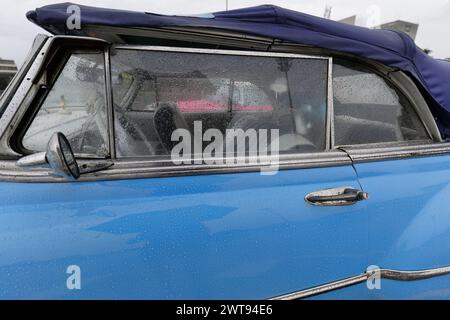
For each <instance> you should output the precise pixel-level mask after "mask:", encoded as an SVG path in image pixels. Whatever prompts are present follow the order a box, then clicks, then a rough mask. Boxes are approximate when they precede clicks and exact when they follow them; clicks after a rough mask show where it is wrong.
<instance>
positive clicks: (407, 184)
mask: <svg viewBox="0 0 450 320" xmlns="http://www.w3.org/2000/svg"><path fill="white" fill-rule="evenodd" d="M402 86H403V90H405V89H406V91H403V90H401V88H402ZM344 88H353V90H352V94H351V95H350V94H349V92H348V91H347V90H345V89H344ZM334 94H335V103H334V108H335V128H336V144H337V145H340V146H342V148H343V149H345V150H346V151H347V152H348V153H349V155H350V156H351V157H352V159H353V161H354V166H355V169H356V171H357V174H358V179H359V181H360V183H361V185H362V187H363V188H364V190H365V191H366V192H368V193H369V195H370V201H368V202H367V210H368V216H369V221H370V224H369V225H370V232H369V251H368V252H369V262H370V264H371V265H373V268H375V269H378V268H379V269H381V271H379V272H380V273H379V275H380V276H381V278H382V279H381V282H380V283H379V285H377V286H376V287H374V288H373V289H374V290H371V291H370V296H371V298H373V299H449V298H450V290H449V283H450V276H449V275H448V274H449V272H450V268H449V266H450V251H449V249H450V214H449V209H448V207H449V206H448V204H449V199H450V191H449V177H450V175H449V170H450V162H449V156H448V150H449V149H448V148H449V146H448V143H442V142H433V140H434V141H439V135H438V134H439V133H438V131H437V130H436V127H435V124H434V121H433V119H432V118H431V121H430V120H429V119H430V112H429V109H428V106H427V105H426V103H425V101H424V100H423V98H422V97H421V95H420V93H419V92H418V90H417V88H415V86H414V85H413V84H412V82H410V80H408V78H406V77H405V76H404V75H402V74H401V73H394V74H393V75H391V78H387V77H386V78H385V77H382V76H380V75H378V74H376V73H375V72H374V71H371V70H368V69H365V68H361V67H357V66H355V65H354V64H353V65H349V64H348V63H338V64H336V65H335V68H334ZM432 136H434V139H433V138H432ZM383 269H386V270H383Z"/></svg>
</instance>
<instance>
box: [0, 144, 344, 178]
mask: <svg viewBox="0 0 450 320" xmlns="http://www.w3.org/2000/svg"><path fill="white" fill-rule="evenodd" d="M246 159H247V160H248V158H246ZM238 160H239V159H238ZM270 160H271V157H268V159H267V162H265V163H263V164H258V163H256V162H255V164H252V163H248V162H247V163H244V164H227V163H226V160H225V161H224V164H215V165H207V164H202V165H194V164H193V165H175V164H173V162H172V161H171V160H170V159H153V160H151V159H128V160H117V161H115V162H114V165H113V166H111V167H109V168H108V169H105V170H103V171H99V172H95V173H91V174H86V175H82V176H81V178H80V179H79V180H78V181H98V180H119V179H141V178H162V177H172V176H187V175H200V174H225V173H243V172H259V171H261V169H262V168H267V165H268V164H269V163H270ZM276 160H277V159H276V157H275V159H274V161H276ZM92 161H95V162H96V163H97V164H98V162H99V161H98V160H90V161H89V160H84V161H83V160H79V165H80V168H83V164H87V163H91V162H92ZM237 163H239V162H237ZM351 163H352V162H351V160H350V158H349V157H348V155H347V154H346V153H344V152H341V151H333V152H322V153H315V154H294V155H282V156H280V158H279V169H280V170H290V169H304V168H321V167H331V166H343V165H351ZM2 180H3V181H16V182H65V181H63V180H61V179H60V178H58V177H53V176H51V172H50V171H49V170H48V169H33V170H31V169H28V170H25V169H24V168H20V167H18V166H17V161H12V160H9V161H0V181H2Z"/></svg>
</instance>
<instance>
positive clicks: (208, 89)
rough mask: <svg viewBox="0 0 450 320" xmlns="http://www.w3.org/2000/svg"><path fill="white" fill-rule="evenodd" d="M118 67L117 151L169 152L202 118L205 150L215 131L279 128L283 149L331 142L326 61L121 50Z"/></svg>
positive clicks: (121, 154) (114, 64)
mask: <svg viewBox="0 0 450 320" xmlns="http://www.w3.org/2000/svg"><path fill="white" fill-rule="evenodd" d="M112 73H113V94H114V105H115V108H114V110H115V117H114V118H115V122H116V123H115V133H116V135H115V139H116V150H117V154H118V156H119V157H149V156H150V157H152V156H153V157H158V156H168V155H170V153H171V150H172V149H173V147H174V145H175V144H176V143H177V142H174V141H172V140H171V136H172V134H173V132H174V131H175V130H176V129H186V130H188V131H189V132H190V133H191V134H192V137H194V133H195V128H196V123H197V124H198V123H200V124H201V132H200V135H197V136H196V137H194V138H193V139H200V140H201V141H200V142H198V143H200V144H201V146H202V147H203V149H202V150H204V149H205V148H206V147H207V146H208V144H209V143H210V142H211V141H205V140H204V139H202V138H203V135H204V134H205V132H207V131H208V130H209V129H213V130H218V132H220V133H221V134H223V136H224V137H226V135H227V132H229V131H230V130H241V131H244V132H249V131H248V130H250V131H251V130H254V131H256V132H258V130H261V129H266V131H267V132H269V133H270V132H271V129H278V131H279V151H280V153H304V152H318V151H323V150H324V149H325V148H326V122H327V121H326V118H327V81H328V77H327V74H328V60H327V59H314V58H311V59H308V58H284V57H257V56H237V55H236V56H235V55H221V54H206V53H183V52H158V51H138V50H125V49H120V50H116V54H115V55H114V56H113V57H112ZM268 140H270V137H268ZM269 142H270V141H269ZM245 148H246V149H245V152H246V153H248V152H250V149H252V148H251V146H250V142H248V143H247V144H246V146H245ZM219 149H220V150H218V152H220V153H222V154H223V153H225V145H223V146H222V147H221V148H219Z"/></svg>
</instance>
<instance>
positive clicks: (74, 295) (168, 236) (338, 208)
mask: <svg viewBox="0 0 450 320" xmlns="http://www.w3.org/2000/svg"><path fill="white" fill-rule="evenodd" d="M58 8H59V9H61V8H63V9H64V7H58ZM44 9H45V8H44ZM96 10H97V9H96ZM99 10H100V9H99ZM94 11H95V10H94ZM100 11H101V10H100ZM39 12H40V11H37V13H36V14H39ZM41 12H46V11H45V10H43V11H41ZM95 12H96V11H95ZM95 12H94V13H95ZM105 12H106V13H108V11H105ZM105 12H103V13H105ZM42 14H43V13H42ZM46 14H47V13H46ZM90 14H91V13H90ZM31 16H32V20H33V21H34V22H36V21H38V23H42V24H44V25H45V26H46V28H47V29H49V30H51V31H53V32H54V33H56V36H55V37H51V38H48V37H41V38H38V39H37V40H36V41H35V44H34V46H33V50H32V51H31V53H30V56H29V58H28V60H27V61H26V62H25V64H24V66H23V68H22V70H21V71H19V73H18V74H17V75H16V78H15V80H14V81H13V83H12V84H11V85H10V87H9V88H8V90H7V91H6V92H5V94H4V95H3V96H2V98H1V101H0V105H1V109H0V110H1V118H0V133H1V134H0V204H1V205H0V299H271V298H275V299H299V298H309V299H450V209H449V208H450V144H449V143H448V142H446V141H445V139H444V138H443V137H442V134H443V132H444V131H445V130H441V131H439V129H442V128H438V125H437V123H436V121H435V120H434V118H433V117H435V116H436V114H434V113H432V112H433V111H435V110H436V109H433V110H430V109H428V108H425V109H424V108H423V106H425V107H427V106H428V105H427V102H429V100H427V101H425V100H426V99H427V98H429V97H428V96H426V94H425V93H423V92H424V91H423V90H420V89H426V90H425V91H427V90H428V89H429V88H428V89H427V88H423V87H420V84H417V83H414V82H413V81H412V80H411V78H408V76H406V75H405V74H404V71H407V70H403V71H402V72H401V73H399V74H398V75H394V76H393V78H392V79H391V80H392V81H393V83H394V80H395V81H397V80H398V83H399V87H401V88H402V90H404V91H405V92H406V93H408V94H409V95H408V99H411V100H412V101H416V103H417V105H418V107H417V113H418V115H419V117H420V118H421V119H422V121H423V123H424V126H425V127H426V129H427V133H428V135H429V141H428V140H427V141H425V142H424V141H414V142H411V143H404V142H402V143H398V144H396V143H388V144H386V145H383V144H380V145H378V144H377V145H370V144H368V145H366V146H364V145H363V146H361V145H359V146H356V147H355V146H346V145H343V146H340V145H339V146H338V145H335V144H334V140H333V139H334V136H333V134H334V132H333V129H334V127H333V121H332V120H331V119H328V121H329V122H328V123H327V128H326V130H327V147H326V151H325V152H324V154H323V155H319V154H314V155H311V157H309V158H308V159H306V158H307V157H308V154H307V155H306V156H305V155H302V156H301V157H300V158H298V159H287V160H282V161H281V168H280V171H279V172H277V173H276V174H273V175H263V174H261V173H260V172H259V169H260V168H259V167H256V169H255V168H253V167H243V168H236V167H232V168H229V167H227V166H226V165H225V166H222V167H214V168H211V167H208V166H205V167H198V168H196V167H195V166H193V167H192V166H190V167H183V166H181V167H177V168H176V167H174V166H167V165H161V166H155V164H154V162H151V163H146V162H145V163H144V162H143V163H139V161H141V160H139V159H138V160H136V159H132V160H127V161H124V160H123V159H117V158H115V157H114V156H113V155H111V157H110V158H107V159H103V160H104V161H103V160H102V161H100V162H96V161H93V160H92V159H85V158H83V159H78V161H79V162H80V170H84V172H82V178H81V179H80V180H79V181H75V180H73V179H72V180H67V179H63V178H61V177H60V176H57V174H56V173H57V172H56V169H55V167H54V166H52V165H51V159H50V157H49V155H48V153H47V154H46V157H44V158H45V161H46V162H48V163H49V164H50V168H47V167H46V168H40V167H31V166H29V167H27V166H24V165H23V164H24V163H30V162H27V161H30V159H31V160H32V161H36V159H37V158H38V157H42V153H39V154H34V155H33V154H32V155H31V157H34V158H29V157H30V155H29V154H27V153H26V152H23V153H21V152H20V150H23V148H22V149H20V147H23V146H20V145H19V146H17V145H15V143H14V142H15V140H16V139H18V138H20V137H21V138H23V134H22V135H20V133H21V132H23V130H26V129H27V128H28V127H29V125H30V124H29V123H28V124H27V125H21V123H22V122H23V119H26V118H27V117H29V118H33V117H34V116H35V115H36V111H33V110H34V109H33V108H34V104H33V103H35V101H41V100H39V99H44V98H45V95H46V94H49V93H48V92H46V93H45V94H43V95H42V96H41V98H39V99H38V98H36V97H40V96H39V95H40V94H41V92H42V91H45V90H49V87H51V85H52V84H54V83H53V82H51V81H49V82H48V83H46V82H45V81H47V79H48V78H52V77H53V76H54V75H56V74H58V72H55V70H59V69H58V67H55V66H56V65H59V64H57V63H55V61H57V62H59V63H61V61H67V57H66V56H64V59H66V60H63V58H62V57H59V56H58V54H60V52H65V51H64V50H69V51H70V52H73V51H77V52H78V51H80V50H87V51H89V52H101V54H102V55H103V54H104V57H105V65H106V68H105V69H106V73H105V74H106V79H107V80H106V82H107V85H106V88H107V89H106V90H107V94H110V96H108V95H107V98H106V100H107V105H108V106H109V107H110V109H111V110H113V109H114V108H117V106H116V102H114V103H113V101H112V100H113V95H112V93H111V92H110V91H111V88H110V87H111V85H112V81H111V79H112V78H113V76H111V73H113V72H114V68H110V65H109V63H110V61H109V59H110V58H111V56H113V53H112V52H113V51H114V50H115V49H118V50H120V49H121V48H120V46H118V47H117V48H115V44H114V43H111V38H109V37H111V35H113V36H117V31H116V30H114V29H108V30H107V31H103V32H104V33H102V32H100V31H98V30H97V31H98V34H100V36H99V38H101V39H94V38H92V37H91V34H89V33H90V32H91V30H90V29H89V27H87V29H86V30H87V31H85V32H86V34H79V33H76V32H74V33H75V34H74V35H72V36H61V35H59V36H58V30H59V29H58V26H59V24H58V23H60V21H59V20H58V19H60V18H61V17H60V16H59V15H58V16H57V18H58V19H56V20H55V21H58V23H57V22H55V25H54V26H53V27H52V26H50V27H49V25H48V24H46V23H45V22H46V21H47V20H45V19H47V18H48V17H47V16H44V14H43V18H42V19H43V20H45V21H41V22H39V19H38V18H36V15H35V14H32V15H29V17H31ZM44 18H45V19H44ZM192 19H194V20H193V21H197V20H195V19H200V18H192ZM52 21H53V20H52ZM220 21H221V22H220ZM47 22H48V21H47ZM219 22H220V23H225V22H224V21H223V20H219ZM208 23H209V22H208ZM99 25H100V26H101V25H102V24H101V23H99ZM163 27H164V26H163ZM209 27H211V26H209ZM222 28H223V30H222V31H223V32H224V34H226V35H227V36H229V39H233V41H236V42H233V43H232V44H233V45H235V43H236V46H237V44H239V45H240V46H244V44H247V45H248V47H247V50H248V51H251V49H253V48H254V46H255V43H256V40H254V39H253V40H254V41H255V43H250V42H251V41H250V40H251V39H250V40H249V39H245V40H242V38H246V37H245V34H246V33H243V34H244V36H242V34H240V36H236V34H235V33H230V34H228V33H226V31H228V32H230V29H233V28H231V27H229V28H228V29H227V28H226V26H222ZM99 30H101V29H99ZM59 31H60V30H59ZM184 31H185V32H188V31H189V29H186V30H184ZM235 31H236V32H238V31H239V30H235ZM80 32H81V31H80ZM121 32H124V31H123V30H122V31H121ZM149 32H150V31H149ZM151 32H154V30H152V31H151ZM164 32H166V31H164ZM241 32H242V30H241ZM355 32H356V31H355ZM84 36H90V37H84ZM147 36H148V37H150V36H149V35H147ZM151 36H152V37H156V36H154V35H153V33H152V34H151ZM165 36H166V34H165V33H164V36H161V35H159V37H160V38H163V37H165ZM184 36H185V35H184V34H182V35H181V36H180V35H179V34H177V33H176V30H175V31H174V33H173V34H171V37H172V40H173V39H175V40H176V41H180V43H181V44H178V47H181V46H183V45H185V42H183V41H184V40H183V37H184ZM191 36H192V35H191ZM196 36H197V37H199V38H198V39H203V37H205V34H202V33H200V35H196ZM208 36H210V37H211V38H213V37H214V36H217V35H214V34H209V35H208ZM222 36H223V35H222V34H221V35H220V36H218V37H219V38H218V40H217V39H216V40H210V41H216V42H217V43H218V42H221V41H224V40H223V39H222V38H221V37H222ZM130 37H131V36H130ZM177 37H178V38H177ZM179 37H181V38H179ZM112 38H114V37H112ZM192 39H194V40H192V41H193V43H195V41H199V40H198V39H197V38H192ZM195 39H197V40H195ZM229 39H228V40H229ZM153 40H154V39H153V38H152V41H153ZM166 40H167V39H166ZM175 40H174V41H175ZM161 41H163V40H161ZM240 41H242V43H241V42H240ZM258 41H259V40H258ZM261 41H263V40H261ZM270 41H272V42H273V41H274V39H271V40H270ZM272 42H268V43H266V45H267V46H268V47H267V48H266V49H267V51H269V48H272V45H273V43H272ZM199 43H202V44H203V45H204V43H203V42H201V41H199ZM212 43H213V44H214V42H212ZM217 43H216V44H217ZM230 43H231V42H230ZM248 43H250V44H248ZM307 44H308V45H309V43H307ZM196 46H201V45H199V44H197V45H193V47H196ZM230 46H232V45H231V44H230ZM74 48H75V49H74ZM122 49H123V48H122ZM138 49H139V48H138ZM234 49H236V47H234ZM309 49H311V48H309ZM313 49H314V48H313ZM322 49H323V48H322ZM325 49H327V48H325ZM133 50H137V49H136V47H133ZM150 50H155V49H150ZM157 50H162V49H157ZM166 50H167V51H173V50H174V49H173V48H166ZM183 50H184V49H183ZM190 50H191V51H192V48H191V49H190ZM194 50H198V49H194ZM199 50H202V49H199ZM280 50H281V49H280ZM301 50H306V49H304V48H303V49H301ZM260 51H264V50H263V49H261V50H260ZM321 53H322V54H323V52H321ZM213 54H228V53H226V52H224V51H223V52H222V51H220V52H213ZM248 54H249V53H248V52H245V53H243V52H239V53H238V54H237V55H248ZM277 54H279V53H277ZM327 54H329V55H330V57H331V56H332V55H334V54H335V53H334V52H333V53H330V52H328V51H326V55H327ZM274 56H276V57H278V56H277V55H276V54H275V55H274ZM333 58H334V56H333ZM339 58H342V57H339ZM357 58H358V57H357V56H355V57H353V58H352V59H354V60H355V61H356V60H357ZM359 58H361V57H359ZM365 58H367V57H365ZM369 60H370V59H369ZM358 61H359V60H358ZM328 62H329V68H331V66H332V64H333V60H332V59H330V60H328ZM366 62H367V61H366ZM369 62H370V61H368V62H367V63H369ZM372 63H375V62H374V61H372ZM378 64H379V61H377V62H376V63H375V67H376V68H380V69H379V70H381V71H383V72H384V71H386V70H388V71H386V74H387V75H389V76H390V74H391V73H395V72H394V71H392V69H390V68H391V67H386V66H385V67H386V68H388V69H386V70H385V69H383V67H379V66H378ZM421 66H422V67H424V65H421ZM375 67H374V68H375ZM396 67H398V66H396ZM108 68H110V69H108ZM377 70H378V69H377ZM328 71H329V72H330V74H331V70H328ZM397 71H398V70H397ZM44 74H45V76H44ZM286 74H287V73H286ZM418 74H420V72H418ZM395 77H397V78H398V79H397V78H395ZM330 78H331V76H330ZM43 79H44V80H43ZM399 79H400V80H399ZM328 80H329V83H328V89H327V90H328V96H329V97H328V99H329V100H328V110H331V111H329V112H332V111H333V110H332V108H331V107H330V106H332V105H333V103H332V101H331V100H333V96H332V87H333V83H332V79H328ZM80 81H81V80H80ZM108 81H110V82H108ZM402 81H403V82H402ZM44 82H45V83H44ZM395 83H397V82H395ZM429 83H430V79H427V81H426V84H429ZM426 84H425V85H426ZM422 85H424V84H422ZM428 91H436V88H434V89H432V90H428ZM422 93H423V96H422V95H421V94H422ZM42 97H44V98H42ZM34 99H36V100H34ZM62 100H63V99H62ZM434 102H436V101H434ZM61 104H62V105H64V103H62V102H61ZM430 104H431V103H430ZM439 108H440V109H439V110H440V111H439V112H444V111H443V110H444V109H445V106H443V105H440V106H439ZM111 113H112V111H111ZM61 114H64V113H63V112H62V113H61ZM331 117H333V114H331ZM441 120H442V121H443V122H445V117H442V118H441ZM109 121H110V123H109V124H110V125H111V122H113V121H114V118H113V117H112V118H110V119H109ZM438 122H439V121H438ZM438 124H440V123H438ZM58 125H61V123H59V124H58ZM62 126H67V123H63V124H62ZM24 128H25V129H24ZM55 131H56V130H55ZM111 132H114V130H112V131H111ZM111 141H112V142H111V143H112V144H114V140H113V139H112V140H111ZM113 148H114V146H113V147H112V149H113ZM27 156H28V158H27ZM24 157H25V158H26V159H25V161H24V160H23V159H24ZM282 159H284V158H282ZM305 159H306V160H307V161H306V160H305ZM136 163H138V164H136ZM336 188H344V189H345V190H356V191H358V193H356V194H351V195H350V196H351V199H352V200H351V201H347V200H348V198H345V195H346V194H344V198H343V200H342V198H341V200H339V201H340V202H339V201H337V202H336V201H335V200H330V199H329V198H327V197H329V196H330V195H329V194H328V193H327V194H326V195H325V197H323V193H320V192H324V191H325V192H329V190H335V189H336ZM344 189H343V190H344ZM317 192H319V194H317ZM332 196H336V195H332ZM337 196H343V194H342V193H339V194H337ZM355 196H356V197H355ZM317 197H319V198H320V197H322V200H323V199H326V200H325V203H322V204H323V205H321V203H314V201H316V200H314V199H317ZM346 199H347V200H346ZM319 200H320V199H319ZM317 204H319V205H317ZM73 266H75V269H74V268H73ZM73 270H76V271H75V273H77V276H78V280H79V283H78V286H76V288H73V287H71V286H70V282H71V281H72V280H73V278H72V276H73V275H74V271H73ZM373 270H375V271H373Z"/></svg>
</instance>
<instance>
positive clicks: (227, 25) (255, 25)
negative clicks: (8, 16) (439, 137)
mask: <svg viewBox="0 0 450 320" xmlns="http://www.w3.org/2000/svg"><path fill="white" fill-rule="evenodd" d="M70 5H72V3H61V4H54V5H49V6H45V7H42V8H38V9H36V10H34V11H30V12H28V14H27V17H28V19H29V20H31V21H32V22H34V23H36V24H37V25H39V26H41V27H43V28H45V29H46V30H48V31H50V32H52V33H53V34H70V32H69V30H67V27H66V21H67V18H68V17H69V16H70V14H71V13H70V10H69V13H68V10H67V9H68V7H69V6H70ZM79 7H80V9H81V24H82V25H99V26H116V27H141V28H145V27H152V28H158V27H203V28H214V29H223V30H228V31H237V32H241V33H247V34H252V35H258V36H263V37H267V38H274V39H280V40H285V41H289V42H294V43H299V44H305V45H311V46H316V47H320V48H325V49H330V50H336V51H340V52H344V53H348V54H353V55H356V56H360V57H363V58H367V59H372V60H375V61H378V62H381V63H383V64H385V65H387V66H390V67H393V68H398V69H400V70H403V71H405V72H406V73H408V74H409V75H411V76H412V77H413V78H414V79H415V80H417V82H418V83H420V84H421V85H422V86H423V88H424V89H425V90H426V91H427V92H428V93H429V94H430V96H431V97H432V98H433V99H434V102H435V103H436V104H437V105H436V106H435V107H432V111H433V113H434V115H435V117H436V120H437V122H438V126H439V127H440V130H441V133H442V134H443V136H445V137H447V136H450V62H447V61H444V60H437V59H434V58H432V57H430V56H428V55H426V54H425V53H424V52H423V51H422V50H421V49H420V48H418V47H417V46H416V45H415V43H414V41H413V40H412V39H411V38H410V37H409V36H408V35H406V34H404V33H401V32H396V31H391V30H372V29H367V28H363V27H357V26H351V25H346V24H342V23H339V22H336V21H332V20H326V19H322V18H318V17H314V16H311V15H307V14H304V13H301V12H296V11H292V10H287V9H283V8H280V7H276V6H272V5H263V6H258V7H252V8H244V9H238V10H231V11H224V12H216V13H212V14H206V15H202V16H196V17H192V16H190V17H186V16H166V15H159V14H153V13H144V12H134V11H124V10H114V9H105V8H96V7H88V6H81V5H80V6H79ZM443 41H446V40H445V39H443Z"/></svg>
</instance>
